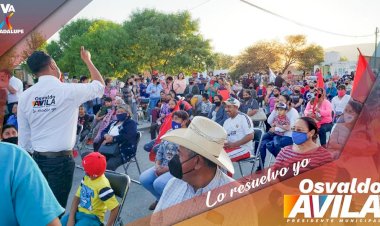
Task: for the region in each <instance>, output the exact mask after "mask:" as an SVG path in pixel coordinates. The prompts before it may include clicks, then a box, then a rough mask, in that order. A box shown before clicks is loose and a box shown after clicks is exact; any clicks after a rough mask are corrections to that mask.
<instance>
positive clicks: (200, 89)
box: [197, 73, 207, 95]
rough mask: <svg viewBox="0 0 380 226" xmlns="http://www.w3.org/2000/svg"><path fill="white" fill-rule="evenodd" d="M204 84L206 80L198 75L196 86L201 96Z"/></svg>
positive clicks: (201, 75)
mask: <svg viewBox="0 0 380 226" xmlns="http://www.w3.org/2000/svg"><path fill="white" fill-rule="evenodd" d="M206 84H207V79H206V78H205V77H203V74H202V73H200V75H199V78H198V83H197V85H198V88H199V92H200V94H201V95H202V94H203V93H204V92H205V88H206Z"/></svg>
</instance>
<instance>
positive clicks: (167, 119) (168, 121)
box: [149, 101, 182, 162]
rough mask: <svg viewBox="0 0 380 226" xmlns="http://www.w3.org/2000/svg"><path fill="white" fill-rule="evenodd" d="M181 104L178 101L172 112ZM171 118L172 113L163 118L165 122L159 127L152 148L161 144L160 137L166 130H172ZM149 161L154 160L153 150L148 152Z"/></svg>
mask: <svg viewBox="0 0 380 226" xmlns="http://www.w3.org/2000/svg"><path fill="white" fill-rule="evenodd" d="M181 103H182V101H178V102H177V106H175V108H174V111H173V112H175V111H178V110H179V106H180V105H181ZM172 117H173V113H170V114H169V115H167V116H166V117H165V120H164V122H163V123H162V125H161V128H160V131H159V132H158V136H157V139H156V142H155V143H154V146H156V145H157V144H159V143H161V137H162V136H163V135H164V134H165V133H166V132H168V130H170V129H171V128H172ZM149 160H150V161H152V162H154V161H155V160H156V153H155V152H154V151H153V149H152V150H150V152H149Z"/></svg>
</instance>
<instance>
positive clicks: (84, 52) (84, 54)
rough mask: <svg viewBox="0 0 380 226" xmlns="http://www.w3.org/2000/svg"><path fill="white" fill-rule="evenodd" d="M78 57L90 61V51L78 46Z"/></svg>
mask: <svg viewBox="0 0 380 226" xmlns="http://www.w3.org/2000/svg"><path fill="white" fill-rule="evenodd" d="M80 57H81V58H82V60H83V61H84V62H85V63H87V62H91V53H90V52H89V51H88V50H86V49H85V48H84V47H83V46H81V47H80Z"/></svg>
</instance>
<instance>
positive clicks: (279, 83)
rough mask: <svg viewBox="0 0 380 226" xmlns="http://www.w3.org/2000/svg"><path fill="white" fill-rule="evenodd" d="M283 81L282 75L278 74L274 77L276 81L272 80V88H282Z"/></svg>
mask: <svg viewBox="0 0 380 226" xmlns="http://www.w3.org/2000/svg"><path fill="white" fill-rule="evenodd" d="M284 82H285V79H283V78H282V75H281V74H280V73H279V74H277V75H276V79H275V80H274V86H276V87H282V84H284Z"/></svg>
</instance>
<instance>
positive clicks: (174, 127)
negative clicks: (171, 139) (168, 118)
mask: <svg viewBox="0 0 380 226" xmlns="http://www.w3.org/2000/svg"><path fill="white" fill-rule="evenodd" d="M179 128H181V123H178V122H175V121H172V129H179Z"/></svg>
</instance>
